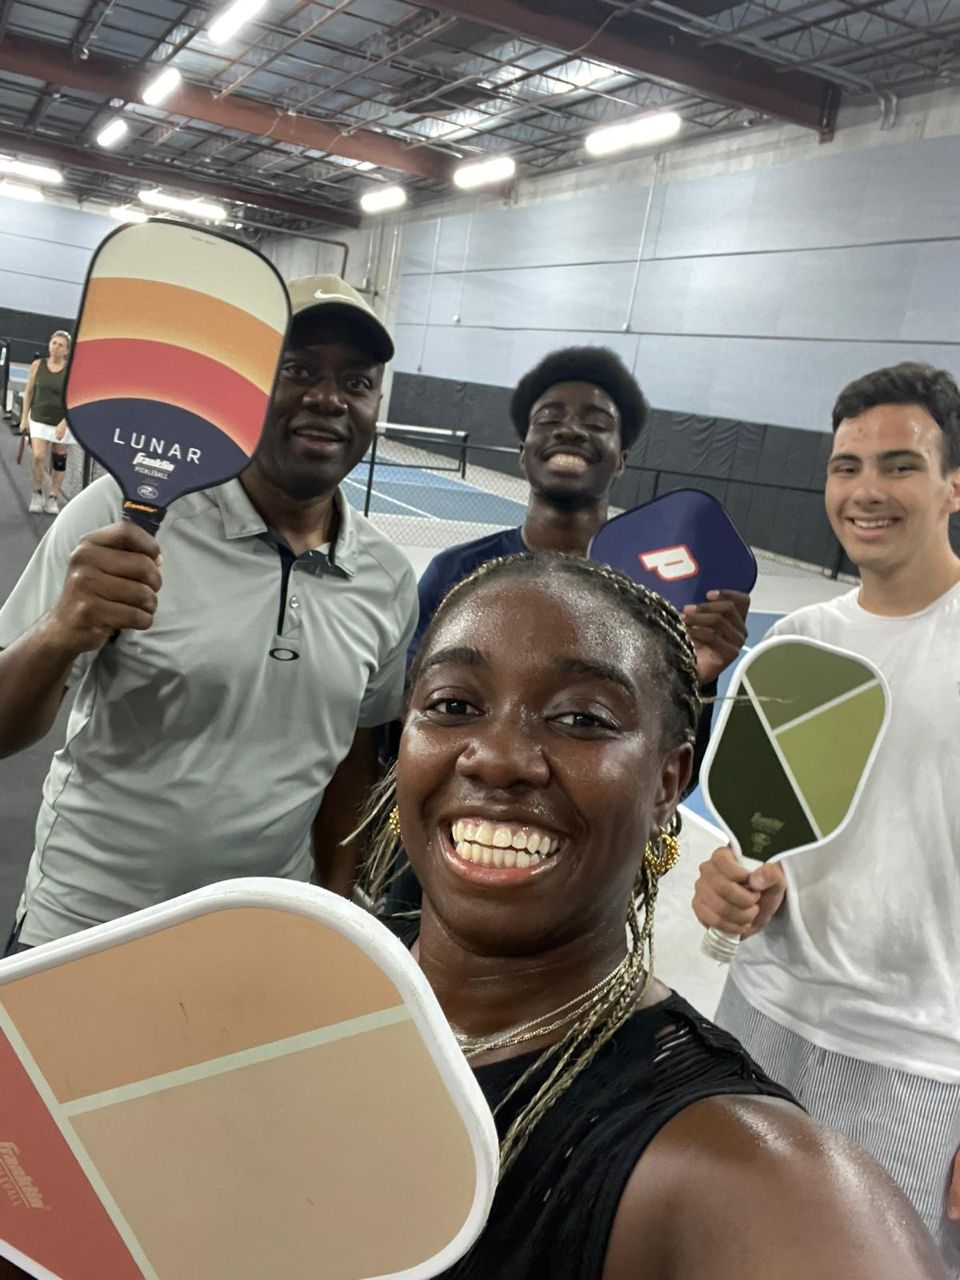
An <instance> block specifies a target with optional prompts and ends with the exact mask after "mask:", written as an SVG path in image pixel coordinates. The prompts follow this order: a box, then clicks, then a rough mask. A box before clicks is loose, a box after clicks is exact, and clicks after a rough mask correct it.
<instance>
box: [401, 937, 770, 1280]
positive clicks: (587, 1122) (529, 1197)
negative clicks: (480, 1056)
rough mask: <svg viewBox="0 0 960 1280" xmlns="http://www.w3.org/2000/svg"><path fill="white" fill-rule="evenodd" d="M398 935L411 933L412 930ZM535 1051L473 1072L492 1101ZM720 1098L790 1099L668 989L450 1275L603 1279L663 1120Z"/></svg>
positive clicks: (572, 1101) (542, 1137)
mask: <svg viewBox="0 0 960 1280" xmlns="http://www.w3.org/2000/svg"><path fill="white" fill-rule="evenodd" d="M398 923H399V922H398ZM404 923H405V924H409V922H404ZM396 931H397V932H398V933H399V934H400V936H401V937H402V938H403V940H404V941H406V942H407V943H408V944H409V943H411V942H412V941H413V937H412V936H411V931H410V929H409V928H401V929H397V930H396ZM415 934H416V927H415V926H414V929H413V936H415ZM535 1057H536V1054H535V1053H534V1054H524V1055H522V1056H521V1057H518V1058H511V1059H509V1060H507V1061H505V1062H496V1063H493V1064H492V1065H490V1066H485V1067H484V1066H482V1067H478V1068H476V1077H477V1081H478V1083H479V1085H480V1087H481V1089H482V1090H483V1093H484V1097H485V1098H486V1099H487V1102H488V1103H489V1105H490V1107H491V1108H495V1107H496V1106H497V1104H498V1103H499V1101H500V1099H501V1098H502V1097H503V1096H504V1095H505V1094H506V1093H507V1091H508V1090H509V1089H510V1087H511V1085H512V1084H513V1083H514V1081H516V1080H517V1079H518V1078H519V1076H521V1075H522V1074H523V1072H524V1071H525V1070H526V1069H527V1068H528V1067H529V1066H530V1063H531V1061H532V1060H533V1059H534V1058H535ZM539 1083H540V1082H539V1081H538V1080H536V1079H534V1080H531V1081H530V1083H529V1085H528V1086H526V1087H525V1088H524V1089H522V1090H521V1091H520V1092H519V1093H518V1094H517V1095H516V1096H515V1097H514V1098H512V1099H511V1100H510V1101H509V1102H508V1103H507V1105H506V1106H505V1107H504V1108H503V1109H502V1110H501V1111H500V1112H499V1113H498V1114H497V1118H496V1119H497V1131H498V1133H499V1134H500V1136H501V1137H502V1136H503V1134H504V1132H505V1131H506V1129H507V1128H508V1127H509V1124H510V1122H511V1121H512V1120H513V1118H514V1116H515V1115H516V1114H517V1112H518V1110H519V1109H520V1108H521V1107H522V1106H523V1105H524V1104H525V1103H526V1102H528V1101H529V1099H530V1098H531V1097H532V1095H533V1093H534V1092H535V1091H536V1089H537V1088H538V1087H539ZM718 1094H742V1095H754V1096H760V1097H770V1098H782V1099H785V1100H787V1101H788V1102H793V1101H794V1099H793V1098H792V1097H791V1095H790V1093H789V1092H788V1091H787V1090H786V1089H784V1088H782V1087H781V1086H780V1085H778V1084H775V1083H774V1081H772V1080H771V1079H770V1078H769V1076H767V1075H765V1074H764V1073H763V1071H761V1070H760V1068H759V1067H758V1066H757V1064H756V1063H755V1062H754V1061H753V1060H752V1059H751V1058H750V1057H749V1055H748V1054H747V1052H746V1050H745V1049H744V1048H743V1047H742V1046H741V1045H740V1043H739V1042H738V1041H737V1040H734V1038H733V1037H732V1036H730V1035H728V1034H727V1033H726V1032H725V1031H721V1029H720V1028H719V1027H717V1026H715V1025H714V1024H713V1023H712V1022H709V1021H708V1020H707V1019H706V1018H703V1017H701V1015H700V1014H699V1013H697V1011H696V1010H695V1009H694V1008H692V1007H691V1006H690V1005H689V1004H687V1002H686V1001H685V1000H683V999H682V998H681V997H680V996H678V995H676V994H674V993H671V994H670V996H669V997H668V998H667V999H666V1000H663V1001H661V1002H660V1003H659V1004H656V1005H652V1006H650V1007H649V1008H646V1009H640V1010H638V1012H637V1013H635V1014H634V1015H633V1017H632V1018H630V1019H629V1020H628V1021H627V1022H625V1023H624V1025H623V1026H622V1027H621V1028H620V1030H619V1031H618V1032H617V1034H616V1035H615V1036H614V1037H613V1039H612V1040H610V1041H608V1043H607V1044H606V1045H604V1047H603V1048H602V1049H601V1050H600V1052H599V1053H598V1054H597V1056H596V1057H595V1058H594V1059H593V1061H592V1062H591V1063H590V1065H589V1066H588V1067H587V1068H586V1070H585V1071H583V1072H582V1073H581V1074H580V1075H579V1076H578V1077H577V1078H576V1079H575V1080H574V1082H573V1084H572V1085H571V1086H570V1088H569V1089H568V1090H567V1092H566V1093H565V1094H563V1095H562V1097H561V1098H559V1099H558V1101H557V1102H555V1103H554V1105H553V1106H552V1107H551V1108H550V1110H549V1111H548V1112H547V1113H546V1115H545V1116H544V1117H543V1118H542V1119H541V1120H540V1121H539V1123H538V1124H537V1125H536V1126H535V1127H534V1129H533V1132H532V1133H531V1135H530V1138H529V1140H528V1142H527V1145H526V1146H525V1147H524V1148H523V1150H522V1151H521V1152H520V1155H519V1156H518V1158H517V1160H516V1163H515V1164H514V1165H513V1167H512V1168H511V1169H510V1171H509V1172H508V1173H507V1174H506V1176H505V1177H504V1179H503V1181H502V1182H501V1184H500V1186H499V1188H498V1190H497V1194H496V1198H495V1200H494V1203H493V1209H492V1211H491V1214H490V1218H489V1219H488V1221H487V1225H486V1227H485V1228H484V1232H483V1235H482V1236H481V1237H480V1239H479V1240H478V1241H477V1243H476V1245H474V1247H473V1249H472V1250H471V1251H470V1253H469V1254H468V1255H467V1256H466V1257H465V1258H463V1259H462V1260H461V1261H460V1262H459V1263H457V1264H456V1266H454V1267H451V1268H450V1270H448V1271H445V1272H444V1273H443V1275H444V1276H445V1277H447V1278H448V1280H600V1277H601V1275H602V1273H603V1265H604V1260H605V1258H606V1253H607V1242H608V1241H609V1239H610V1232H611V1230H612V1228H613V1219H614V1216H615V1215H616V1212H617V1207H618V1205H619V1204H620V1199H621V1197H622V1195H623V1192H624V1189H625V1187H626V1184H627V1181H628V1179H629V1177H630V1174H631V1173H632V1172H633V1169H634V1166H635V1165H636V1163H637V1161H638V1160H639V1159H640V1157H641V1156H642V1155H643V1152H644V1151H645V1150H646V1148H647V1146H648V1144H649V1143H650V1142H651V1141H652V1140H653V1138H654V1137H655V1136H656V1134H657V1133H658V1132H659V1131H660V1129H662V1128H663V1126H664V1125H665V1124H666V1123H667V1121H668V1120H670V1119H672V1117H673V1116H675V1115H676V1114H677V1113H678V1112H679V1111H682V1110H683V1108H684V1107H688V1106H690V1104H691V1103H693V1102H698V1101H700V1099H702V1098H711V1097H716V1096H717V1095H718Z"/></svg>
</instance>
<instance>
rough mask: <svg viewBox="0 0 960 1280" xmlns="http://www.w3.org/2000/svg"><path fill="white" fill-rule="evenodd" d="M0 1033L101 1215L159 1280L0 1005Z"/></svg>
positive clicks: (147, 1275) (151, 1278) (149, 1278)
mask: <svg viewBox="0 0 960 1280" xmlns="http://www.w3.org/2000/svg"><path fill="white" fill-rule="evenodd" d="M0 1030H2V1031H3V1033H4V1035H5V1036H6V1037H7V1039H8V1040H9V1042H10V1044H11V1045H12V1047H13V1050H14V1052H15V1053H16V1055H17V1057H18V1058H19V1059H20V1065H21V1066H22V1067H23V1069H24V1071H25V1072H26V1073H27V1075H28V1076H29V1078H30V1082H31V1084H32V1085H33V1087H34V1088H35V1089H36V1091H37V1093H39V1095H40V1097H41V1098H42V1099H43V1101H44V1103H45V1104H46V1108H47V1110H48V1111H49V1112H50V1116H51V1119H52V1120H53V1122H54V1124H55V1125H56V1126H57V1128H58V1129H59V1130H60V1133H61V1134H62V1136H63V1140H64V1142H65V1143H66V1144H67V1146H68V1147H69V1148H70V1150H71V1152H72V1153H73V1156H74V1158H75V1160H76V1162H77V1164H78V1165H79V1166H80V1168H81V1169H82V1170H83V1172H84V1174H85V1175H86V1178H87V1181H88V1182H89V1183H90V1186H91V1187H92V1189H93V1191H94V1194H95V1195H96V1196H97V1198H98V1199H99V1200H100V1203H101V1204H102V1205H103V1208H104V1212H105V1213H106V1215H107V1217H108V1218H109V1219H110V1221H111V1222H112V1223H113V1225H114V1227H115V1228H116V1231H117V1234H118V1235H119V1237H120V1239H121V1240H122V1241H123V1243H124V1244H125V1245H126V1246H127V1248H128V1249H129V1250H130V1256H131V1257H132V1258H133V1260H134V1262H136V1264H137V1266H138V1267H139V1268H140V1270H141V1271H142V1272H143V1274H144V1280H159V1276H158V1275H157V1273H156V1271H155V1270H154V1269H153V1266H152V1264H151V1262H150V1259H149V1258H148V1257H147V1255H146V1254H145V1253H144V1251H143V1246H142V1245H141V1244H140V1241H139V1240H138V1239H137V1237H136V1236H135V1235H134V1233H133V1228H132V1227H131V1226H130V1224H129V1222H127V1220H126V1218H125V1217H124V1216H123V1214H122V1213H121V1211H120V1208H119V1206H118V1205H117V1203H116V1201H115V1200H114V1198H113V1196H112V1195H111V1193H110V1188H109V1187H108V1186H107V1184H106V1183H105V1182H104V1181H103V1179H102V1178H101V1176H100V1171H99V1170H98V1168H97V1166H96V1165H95V1164H94V1162H93V1160H92V1159H91V1158H90V1156H89V1154H88V1152H87V1149H86V1147H85V1146H84V1145H83V1143H82V1142H81V1141H80V1139H79V1138H78V1137H77V1135H76V1133H74V1131H73V1126H72V1125H71V1124H70V1121H69V1119H68V1118H67V1115H66V1108H65V1107H64V1106H62V1105H61V1103H60V1102H59V1101H58V1100H57V1098H56V1097H55V1095H54V1092H53V1090H52V1089H51V1088H50V1085H49V1084H48V1083H47V1078H46V1076H45V1075H44V1074H43V1072H42V1071H41V1070H40V1067H39V1066H38V1064H37V1062H36V1060H35V1059H34V1056H33V1054H32V1053H31V1052H30V1050H29V1049H28V1048H27V1045H26V1042H25V1041H24V1039H23V1037H22V1036H21V1035H20V1032H19V1030H18V1029H17V1024H16V1023H15V1022H14V1021H13V1019H12V1018H11V1017H10V1015H9V1013H8V1012H7V1010H6V1007H5V1006H4V1005H3V1004H2V1003H0Z"/></svg>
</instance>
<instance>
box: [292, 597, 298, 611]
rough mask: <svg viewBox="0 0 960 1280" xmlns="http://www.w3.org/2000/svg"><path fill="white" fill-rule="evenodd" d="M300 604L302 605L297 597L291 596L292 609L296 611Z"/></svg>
mask: <svg viewBox="0 0 960 1280" xmlns="http://www.w3.org/2000/svg"><path fill="white" fill-rule="evenodd" d="M299 603H300V601H299V600H298V599H297V597H296V596H291V597H290V608H291V609H296V607H297V605H299Z"/></svg>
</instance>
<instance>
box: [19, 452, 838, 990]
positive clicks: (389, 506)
mask: <svg viewBox="0 0 960 1280" xmlns="http://www.w3.org/2000/svg"><path fill="white" fill-rule="evenodd" d="M15 461H16V436H15V435H14V434H13V433H12V432H8V431H7V429H6V428H4V436H3V437H2V438H0V600H2V599H5V598H6V596H7V595H8V593H9V592H10V590H11V588H12V587H13V585H14V583H15V582H16V580H17V577H18V576H19V573H20V571H21V569H22V568H23V566H24V565H25V564H26V562H27V560H28V558H29V557H30V555H31V554H32V552H33V550H34V548H35V547H36V545H37V543H38V542H39V540H40V539H41V538H42V537H43V534H44V532H45V530H46V529H47V528H48V527H49V525H50V522H51V521H50V517H48V516H43V515H29V514H28V513H27V502H28V500H29V471H28V469H27V466H26V463H25V462H24V464H23V465H21V466H19V467H18V466H16V465H15ZM71 470H73V468H71ZM367 478H368V468H367V464H366V462H363V463H361V464H360V465H359V466H358V467H357V468H356V469H355V470H354V472H353V473H352V474H351V475H350V476H349V477H348V478H347V480H346V482H345V485H344V488H345V492H346V494H347V497H348V500H349V501H350V502H351V504H352V505H353V506H354V507H356V508H357V509H358V510H361V511H362V509H363V505H364V497H365V492H366V487H367ZM494 487H495V488H496V492H492V491H491V489H493V488H494ZM371 496H372V502H371V511H370V514H371V518H372V519H373V521H374V522H375V523H376V524H378V525H379V526H380V527H381V528H382V529H383V530H384V532H386V533H388V535H389V536H391V537H393V538H394V540H395V541H396V542H397V543H398V545H400V546H401V547H402V548H403V549H404V551H405V552H406V553H407V555H408V556H409V558H410V560H411V562H412V564H413V566H414V568H415V570H416V571H417V573H418V574H419V573H422V572H423V569H424V568H425V567H426V565H427V564H428V563H429V561H430V559H431V557H432V556H434V555H436V553H437V552H438V551H439V550H441V549H442V548H443V547H445V546H452V545H453V544H454V543H456V542H460V541H463V540H465V539H468V538H476V537H481V536H482V535H483V534H484V533H486V532H493V531H494V530H495V529H497V528H503V527H505V526H507V525H512V524H519V523H520V521H521V520H522V518H523V513H524V503H523V496H524V484H523V481H522V480H521V479H520V478H519V476H518V477H517V478H516V480H514V479H512V478H511V477H509V476H504V475H502V474H500V473H497V472H492V471H486V470H484V469H483V468H480V467H473V466H471V467H470V468H469V469H468V479H467V480H463V479H461V478H460V476H459V475H458V474H456V473H455V472H445V471H444V472H436V471H428V470H425V469H423V468H421V467H416V466H410V465H406V466H403V467H398V466H391V465H389V462H387V460H386V459H383V460H381V461H380V462H379V463H378V467H377V472H376V474H375V477H374V483H373V488H372V495H371ZM758 562H759V566H760V576H759V578H758V580H757V585H756V588H755V590H754V593H753V602H754V608H753V609H752V610H751V613H750V616H749V619H748V633H749V639H748V643H749V644H750V645H755V644H757V643H758V642H759V641H760V640H761V639H762V638H763V636H764V635H765V634H766V632H767V631H768V630H769V628H770V627H771V626H772V625H773V623H774V622H775V621H776V619H777V618H778V617H780V616H782V614H784V613H786V612H789V611H790V610H791V609H796V608H799V607H801V606H802V605H805V604H810V603H813V602H815V601H817V600H824V599H829V598H830V597H831V596H835V595H837V594H840V593H841V592H843V591H847V590H849V589H850V586H849V584H848V583H837V582H832V581H831V580H830V579H829V578H826V577H824V576H822V575H821V574H820V573H818V572H812V571H809V570H805V569H803V568H802V567H799V566H797V565H794V564H792V563H787V562H784V561H782V560H779V559H775V558H773V557H770V556H767V555H764V554H763V553H762V552H760V553H758ZM726 675H727V679H728V678H729V672H728V673H726ZM726 683H727V680H723V681H721V688H720V694H721V695H722V694H723V692H724V689H725V687H726ZM65 721H66V711H65V710H64V711H62V712H61V714H60V716H59V718H58V720H57V724H56V725H55V727H54V729H53V730H52V731H51V733H50V734H48V735H47V737H46V739H44V740H43V741H42V742H40V743H37V744H36V745H35V746H33V747H32V748H30V749H29V750H28V751H24V752H22V753H20V754H19V755H16V756H13V757H11V758H9V759H7V760H4V761H3V764H2V773H0V786H2V787H3V791H4V801H5V803H4V808H5V812H6V814H7V819H6V821H5V822H4V825H3V829H2V832H0V931H6V929H7V928H8V925H9V923H11V922H12V918H13V913H14V910H15V907H16V903H17V899H18V897H19V894H20V888H21V886H22V882H23V876H24V872H25V869H26V865H27V861H28V860H29V857H30V851H31V848H32V843H33V824H34V820H35V817H36V811H37V805H38V801H39V796H40V790H41V787H42V785H43V779H44V776H45V774H46V769H47V765H48V763H49V760H50V756H51V755H52V753H53V752H54V751H55V750H56V749H57V747H58V746H59V743H60V741H62V738H63V733H64V726H65ZM721 839H722V833H721V832H720V831H719V830H718V828H717V827H716V826H715V825H714V823H713V819H712V817H711V815H710V813H709V810H708V809H707V806H706V804H705V802H704V800H703V797H702V796H701V795H700V792H699V791H696V792H694V793H693V795H691V796H690V797H689V799H688V801H687V804H686V806H685V828H684V833H683V836H682V838H681V845H682V848H683V853H684V857H683V858H682V859H681V862H680V864H679V865H678V866H677V868H676V869H675V870H674V871H673V872H672V873H671V875H670V876H669V877H668V878H667V879H666V880H665V881H664V884H663V887H662V889H661V893H660V897H659V901H658V907H657V912H658V927H657V931H656V940H657V972H658V974H659V976H660V977H661V978H662V979H663V980H664V981H665V982H667V983H669V984H670V985H671V986H674V987H675V988H676V989H677V990H679V991H680V992H681V993H682V994H683V995H684V996H685V997H686V998H687V999H688V1000H690V1001H691V1002H692V1003H693V1004H694V1005H696V1006H697V1007H698V1008H699V1009H701V1010H702V1011H703V1012H704V1013H706V1014H710V1013H712V1012H713V1010H714V1008H715V1006H716V1001H717V999H718V997H719V993H720V988H721V986H722V983H723V979H724V972H725V971H724V969H723V967H722V966H720V965H718V964H716V963H715V962H714V961H712V960H709V959H707V958H706V957H705V956H703V955H702V953H701V952H700V939H701V932H702V931H701V929H700V926H699V925H698V924H697V922H696V920H695V919H694V917H693V913H692V911H691V909H690V900H691V898H692V895H693V884H694V881H695V880H696V875H697V866H698V864H699V863H700V862H701V861H702V860H703V859H704V858H706V857H709V855H710V853H711V851H712V850H713V849H714V848H715V847H716V845H717V843H719V842H720V841H721Z"/></svg>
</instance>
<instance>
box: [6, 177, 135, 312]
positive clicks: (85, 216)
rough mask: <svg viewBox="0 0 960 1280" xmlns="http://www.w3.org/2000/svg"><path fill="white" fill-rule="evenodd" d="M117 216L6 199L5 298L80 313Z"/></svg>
mask: <svg viewBox="0 0 960 1280" xmlns="http://www.w3.org/2000/svg"><path fill="white" fill-rule="evenodd" d="M116 228H117V224H116V222H114V221H113V219H112V218H105V217H100V216H98V215H96V214H92V213H82V212H80V210H78V209H69V208H66V207H63V206H61V205H54V204H22V203H20V202H19V201H16V200H0V263H2V264H3V268H4V269H3V270H0V299H2V303H3V306H4V307H9V308H10V309H11V310H15V311H40V312H49V313H51V314H53V315H63V316H70V315H75V314H76V312H77V310H78V308H79V306H80V294H81V287H82V285H83V280H84V277H85V276H86V272H87V267H88V265H89V262H90V258H91V256H92V253H93V250H94V249H95V248H96V246H97V245H98V244H99V243H100V241H101V240H102V239H103V237H104V236H105V235H106V234H107V233H108V232H110V231H115V230H116Z"/></svg>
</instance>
